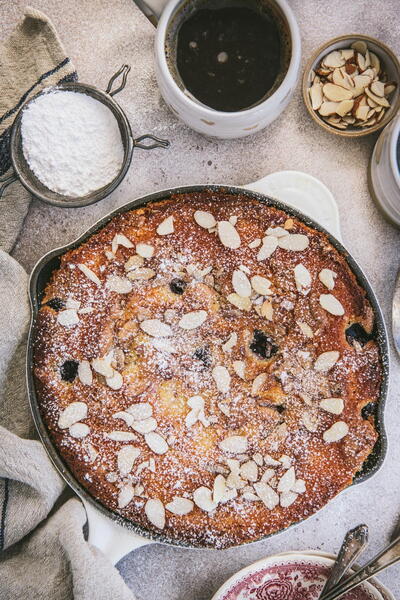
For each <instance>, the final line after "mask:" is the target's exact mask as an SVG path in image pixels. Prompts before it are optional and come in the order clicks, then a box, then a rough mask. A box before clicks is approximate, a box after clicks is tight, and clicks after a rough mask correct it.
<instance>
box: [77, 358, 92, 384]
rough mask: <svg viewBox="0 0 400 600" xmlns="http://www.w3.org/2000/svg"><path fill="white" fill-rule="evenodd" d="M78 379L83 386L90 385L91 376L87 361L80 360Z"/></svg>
mask: <svg viewBox="0 0 400 600" xmlns="http://www.w3.org/2000/svg"><path fill="white" fill-rule="evenodd" d="M78 377H79V380H80V382H81V383H83V385H92V383H93V374H92V369H91V368H90V362H89V361H88V360H81V362H80V363H79V365H78Z"/></svg>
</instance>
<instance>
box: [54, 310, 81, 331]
mask: <svg viewBox="0 0 400 600" xmlns="http://www.w3.org/2000/svg"><path fill="white" fill-rule="evenodd" d="M57 322H58V323H59V324H60V325H62V326H63V327H73V326H74V325H77V324H78V323H79V316H78V313H77V312H76V309H75V308H67V310H62V311H60V312H59V313H58V315H57Z"/></svg>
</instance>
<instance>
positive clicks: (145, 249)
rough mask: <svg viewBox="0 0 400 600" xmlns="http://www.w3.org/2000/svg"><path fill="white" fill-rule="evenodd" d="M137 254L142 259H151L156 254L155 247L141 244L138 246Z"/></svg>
mask: <svg viewBox="0 0 400 600" xmlns="http://www.w3.org/2000/svg"><path fill="white" fill-rule="evenodd" d="M136 253H137V254H138V255H139V256H141V257H142V258H151V257H152V256H153V254H154V246H151V245H150V244H145V243H144V242H140V243H139V244H136Z"/></svg>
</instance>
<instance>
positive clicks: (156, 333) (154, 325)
mask: <svg viewBox="0 0 400 600" xmlns="http://www.w3.org/2000/svg"><path fill="white" fill-rule="evenodd" d="M139 327H140V329H142V331H144V332H145V333H147V334H148V335H151V336H152V337H169V336H170V335H172V329H171V327H170V326H169V325H167V323H163V322H162V321H160V319H145V320H144V321H142V322H141V323H140V325H139Z"/></svg>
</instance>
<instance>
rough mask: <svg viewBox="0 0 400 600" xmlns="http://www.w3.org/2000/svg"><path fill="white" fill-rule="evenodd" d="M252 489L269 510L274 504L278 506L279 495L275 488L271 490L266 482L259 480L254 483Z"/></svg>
mask: <svg viewBox="0 0 400 600" xmlns="http://www.w3.org/2000/svg"><path fill="white" fill-rule="evenodd" d="M254 489H255V491H256V494H257V496H258V497H259V498H260V499H261V500H262V501H263V503H264V504H265V506H266V507H267V508H268V509H269V510H272V509H273V508H275V506H278V504H279V496H278V494H277V493H276V492H275V490H273V489H272V487H271V486H269V485H268V483H265V482H261V481H260V482H258V483H255V484H254Z"/></svg>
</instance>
